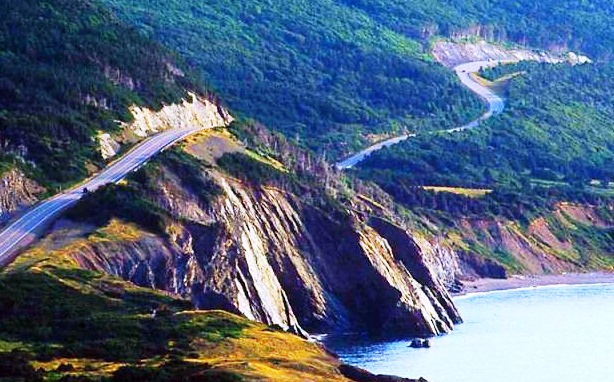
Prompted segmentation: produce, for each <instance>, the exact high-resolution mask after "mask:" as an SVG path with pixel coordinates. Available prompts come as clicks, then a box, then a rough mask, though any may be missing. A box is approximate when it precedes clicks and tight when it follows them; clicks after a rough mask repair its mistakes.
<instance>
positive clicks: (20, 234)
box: [0, 127, 200, 266]
mask: <svg viewBox="0 0 614 382" xmlns="http://www.w3.org/2000/svg"><path fill="white" fill-rule="evenodd" d="M198 130H200V129H199V128H193V127H191V128H183V129H176V130H175V129H173V130H168V131H165V132H162V133H159V134H157V135H154V136H152V137H150V138H148V139H146V140H145V141H143V142H142V143H140V144H139V145H138V146H136V147H134V148H133V149H132V150H130V151H129V152H128V153H127V154H126V155H124V156H123V157H122V158H121V159H119V160H117V161H115V162H113V163H112V164H111V165H109V166H108V167H107V168H106V169H105V170H103V171H102V172H101V173H100V174H98V175H95V176H94V177H92V178H91V179H89V180H87V181H85V182H84V183H82V184H81V185H79V186H76V187H74V188H72V189H70V190H67V191H65V192H63V193H60V194H57V195H55V196H54V197H52V198H50V199H47V200H45V201H43V202H41V203H39V204H37V205H36V206H34V207H33V208H31V209H30V210H29V211H28V212H27V213H26V214H24V215H23V216H21V217H20V218H19V219H18V220H16V221H15V222H13V223H12V224H11V225H9V226H8V227H6V228H5V229H4V230H3V231H2V232H0V266H3V265H6V264H7V263H8V262H9V261H10V260H11V257H12V256H13V255H14V254H15V253H16V252H17V251H18V250H19V249H21V248H23V247H24V246H25V245H27V244H28V243H30V242H31V241H32V240H33V239H34V238H35V236H36V232H37V229H39V228H42V227H44V226H45V225H46V224H48V223H50V222H51V221H53V219H55V218H56V217H57V216H58V214H59V213H60V212H62V211H64V210H65V209H66V208H68V207H70V206H72V205H73V204H75V203H76V202H77V201H78V200H79V199H81V197H82V196H83V188H85V187H87V189H88V190H90V191H94V190H96V189H97V188H99V187H101V186H103V185H105V184H109V183H115V182H117V181H119V180H121V179H122V178H123V177H125V176H126V175H127V174H129V173H130V172H131V171H134V170H135V169H137V168H138V167H140V166H141V165H142V164H143V163H145V162H146V161H147V160H148V159H150V158H151V157H152V156H154V155H155V154H157V153H158V152H160V151H162V150H163V149H165V148H166V147H168V146H170V145H171V144H173V143H175V142H176V141H178V140H181V139H182V138H185V137H186V136H188V135H190V134H192V133H194V132H196V131H198Z"/></svg>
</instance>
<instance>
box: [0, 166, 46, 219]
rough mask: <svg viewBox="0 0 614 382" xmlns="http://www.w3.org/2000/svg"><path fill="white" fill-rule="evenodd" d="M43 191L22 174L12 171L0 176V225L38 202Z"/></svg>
mask: <svg viewBox="0 0 614 382" xmlns="http://www.w3.org/2000/svg"><path fill="white" fill-rule="evenodd" d="M43 192H44V189H43V188H42V187H41V186H40V185H38V184H37V183H36V182H34V181H33V180H31V179H29V178H27V177H26V176H25V175H24V174H23V172H21V171H19V170H16V169H13V170H9V171H7V172H5V173H4V174H2V175H0V224H2V223H3V222H5V221H6V220H7V219H8V218H9V216H10V215H11V214H12V213H13V212H15V211H18V210H19V209H21V208H25V207H28V206H30V205H32V204H34V203H36V202H37V201H38V197H39V196H40V194H41V193H43Z"/></svg>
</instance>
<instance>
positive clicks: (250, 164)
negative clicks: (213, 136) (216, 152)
mask: <svg viewBox="0 0 614 382" xmlns="http://www.w3.org/2000/svg"><path fill="white" fill-rule="evenodd" d="M217 164H218V165H219V166H220V168H221V169H222V170H224V171H225V172H227V173H228V174H230V175H232V176H234V177H236V178H238V179H241V180H243V181H246V182H249V183H252V184H255V185H262V184H269V185H271V184H279V183H280V182H283V181H285V180H288V181H290V180H291V179H290V178H293V177H292V176H291V175H289V174H286V173H284V172H283V171H280V170H278V169H276V168H275V167H273V166H271V165H269V164H267V163H264V162H262V161H259V160H258V159H255V158H253V157H251V156H249V155H247V154H243V153H226V154H224V155H223V156H222V157H221V158H219V159H218V160H217Z"/></svg>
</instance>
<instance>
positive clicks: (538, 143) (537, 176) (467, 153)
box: [359, 64, 614, 212]
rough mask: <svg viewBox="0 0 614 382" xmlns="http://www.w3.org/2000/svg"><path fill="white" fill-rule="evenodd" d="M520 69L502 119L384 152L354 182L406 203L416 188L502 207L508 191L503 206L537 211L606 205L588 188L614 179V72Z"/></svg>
mask: <svg viewBox="0 0 614 382" xmlns="http://www.w3.org/2000/svg"><path fill="white" fill-rule="evenodd" d="M516 69H517V68H514V69H513V70H516ZM523 69H526V70H525V71H526V73H525V74H524V75H522V76H520V77H517V78H515V79H513V80H511V83H510V84H509V88H508V91H507V93H508V94H507V97H508V107H507V109H506V111H505V112H504V113H503V114H502V115H501V116H498V117H496V118H493V119H491V120H489V121H487V122H485V123H484V125H483V126H481V127H480V128H479V129H474V130H471V131H467V132H463V133H459V134H439V135H435V136H433V135H431V136H422V137H419V138H416V139H410V140H408V141H406V142H403V143H401V144H399V145H396V146H394V147H391V148H388V149H385V150H382V151H380V152H378V153H375V154H374V155H372V156H371V157H369V158H368V159H367V160H366V161H365V162H364V163H363V164H362V165H361V170H359V173H360V175H361V176H362V177H364V178H368V179H374V180H376V181H377V182H378V183H379V184H380V185H382V186H383V187H384V188H385V189H387V190H389V191H391V192H392V193H393V195H396V196H400V200H403V201H405V202H407V200H408V198H410V197H409V196H407V195H408V194H410V193H413V191H411V192H408V191H407V190H409V188H411V187H412V186H422V185H426V186H432V185H442V186H455V187H473V188H493V189H495V192H494V193H493V194H491V195H488V196H486V197H485V198H482V199H480V200H481V201H489V200H490V201H493V200H495V199H498V200H500V202H501V203H505V200H506V198H509V195H510V192H511V193H516V194H518V197H517V198H516V197H513V198H510V199H509V201H512V200H515V201H516V202H518V201H519V200H524V201H526V202H527V203H530V204H533V205H535V206H540V205H542V204H543V203H541V202H539V201H538V200H540V199H541V200H542V201H544V200H545V201H548V202H552V201H556V200H566V199H569V200H576V201H591V202H598V200H602V199H604V198H607V196H608V195H607V193H603V192H595V191H596V190H599V187H598V186H590V187H589V184H591V182H592V183H593V184H598V185H599V184H606V185H607V187H606V191H607V188H608V187H609V182H610V181H611V180H612V179H614V167H613V166H612V165H611V164H612V163H614V132H613V131H612V129H611V121H612V120H614V107H613V106H612V104H611V102H610V100H611V95H610V92H609V89H611V88H612V86H614V82H613V81H614V79H613V78H614V67H612V66H610V65H584V66H576V67H571V66H568V65H556V66H553V65H536V64H534V65H524V66H523ZM403 189H405V191H403ZM403 194H405V195H404V196H403ZM597 194H599V196H597ZM498 195H506V196H505V197H498ZM591 195H592V196H591ZM474 202H475V201H474ZM474 202H472V203H474ZM410 204H413V203H410ZM497 204H498V203H497ZM538 208H539V207H538ZM493 212H496V211H493Z"/></svg>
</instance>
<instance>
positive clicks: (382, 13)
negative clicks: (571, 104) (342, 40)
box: [341, 0, 614, 59]
mask: <svg viewBox="0 0 614 382" xmlns="http://www.w3.org/2000/svg"><path fill="white" fill-rule="evenodd" d="M341 3H344V4H347V5H349V6H352V7H354V8H355V9H357V10H360V11H363V12H365V13H367V14H369V15H370V16H371V17H372V19H374V20H376V21H377V22H379V23H381V24H383V25H385V26H387V27H389V28H391V29H393V30H395V31H398V32H399V33H403V34H405V35H408V36H410V37H411V38H415V39H419V38H426V37H432V36H436V35H440V36H445V37H455V36H459V37H462V36H466V35H470V34H475V33H477V32H479V35H480V36H481V37H483V38H486V39H488V40H495V41H500V42H503V43H505V42H515V43H520V44H524V45H529V46H533V47H541V48H551V47H552V48H565V47H568V48H569V49H572V50H577V51H581V52H585V53H588V54H589V55H591V56H593V57H595V58H601V59H609V58H611V55H612V53H613V52H614V50H613V46H612V41H614V26H613V25H612V23H611V20H612V17H614V7H612V3H611V2H610V1H609V0H590V1H577V0H542V1H533V0H491V1H482V0H463V1H457V0H343V1H341ZM476 26H480V28H477V27H476Z"/></svg>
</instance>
